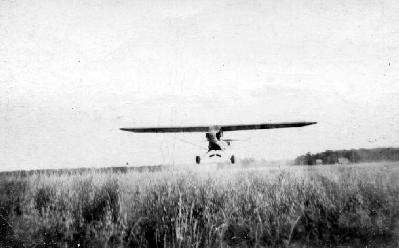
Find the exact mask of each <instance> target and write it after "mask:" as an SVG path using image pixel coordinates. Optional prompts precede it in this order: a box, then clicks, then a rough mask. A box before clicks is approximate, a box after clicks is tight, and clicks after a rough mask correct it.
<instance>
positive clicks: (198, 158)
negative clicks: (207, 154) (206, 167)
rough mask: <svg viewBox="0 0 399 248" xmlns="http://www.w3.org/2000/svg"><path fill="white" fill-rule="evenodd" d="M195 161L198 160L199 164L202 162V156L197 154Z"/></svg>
mask: <svg viewBox="0 0 399 248" xmlns="http://www.w3.org/2000/svg"><path fill="white" fill-rule="evenodd" d="M195 162H196V163H197V164H200V163H201V157H200V156H196V157H195Z"/></svg>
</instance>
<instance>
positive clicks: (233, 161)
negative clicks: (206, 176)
mask: <svg viewBox="0 0 399 248" xmlns="http://www.w3.org/2000/svg"><path fill="white" fill-rule="evenodd" d="M230 161H231V163H232V164H235V162H236V158H235V157H234V155H232V156H231V157H230Z"/></svg>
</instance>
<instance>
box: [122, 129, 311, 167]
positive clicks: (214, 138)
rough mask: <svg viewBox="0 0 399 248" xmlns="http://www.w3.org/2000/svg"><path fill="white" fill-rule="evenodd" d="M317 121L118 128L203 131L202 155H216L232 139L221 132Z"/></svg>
mask: <svg viewBox="0 0 399 248" xmlns="http://www.w3.org/2000/svg"><path fill="white" fill-rule="evenodd" d="M316 123H317V122H281V123H262V124H239V125H212V126H181V127H135V128H120V130H122V131H128V132H135V133H183V132H204V133H205V137H206V139H207V141H208V151H207V152H206V153H205V154H204V155H203V156H209V157H213V156H218V157H221V155H220V154H219V153H217V151H221V152H224V151H225V150H226V149H227V147H228V146H230V144H231V142H232V141H235V140H233V139H223V138H222V137H223V132H230V131H244V130H255V129H274V128H289V127H304V126H308V125H313V124H316ZM195 162H196V163H197V164H200V163H201V156H196V157H195ZM230 162H231V163H232V164H234V163H235V157H234V155H231V157H230Z"/></svg>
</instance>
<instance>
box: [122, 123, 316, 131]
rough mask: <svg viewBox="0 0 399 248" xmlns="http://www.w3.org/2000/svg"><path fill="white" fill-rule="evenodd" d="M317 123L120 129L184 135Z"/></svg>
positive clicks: (123, 129) (301, 125)
mask: <svg viewBox="0 0 399 248" xmlns="http://www.w3.org/2000/svg"><path fill="white" fill-rule="evenodd" d="M316 123H317V122H281V123H263V124H239V125H216V126H185V127H137V128H120V130H122V131H128V132H135V133H182V132H211V131H216V132H218V131H220V130H221V131H223V132H227V131H242V130H254V129H272V128H288V127H303V126H308V125H312V124H316Z"/></svg>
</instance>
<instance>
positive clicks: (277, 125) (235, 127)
mask: <svg viewBox="0 0 399 248" xmlns="http://www.w3.org/2000/svg"><path fill="white" fill-rule="evenodd" d="M316 123H317V122H281V123H263V124H241V125H227V126H221V129H222V131H223V132H227V131H242V130H254V129H273V128H288V127H304V126H308V125H313V124H316Z"/></svg>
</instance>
